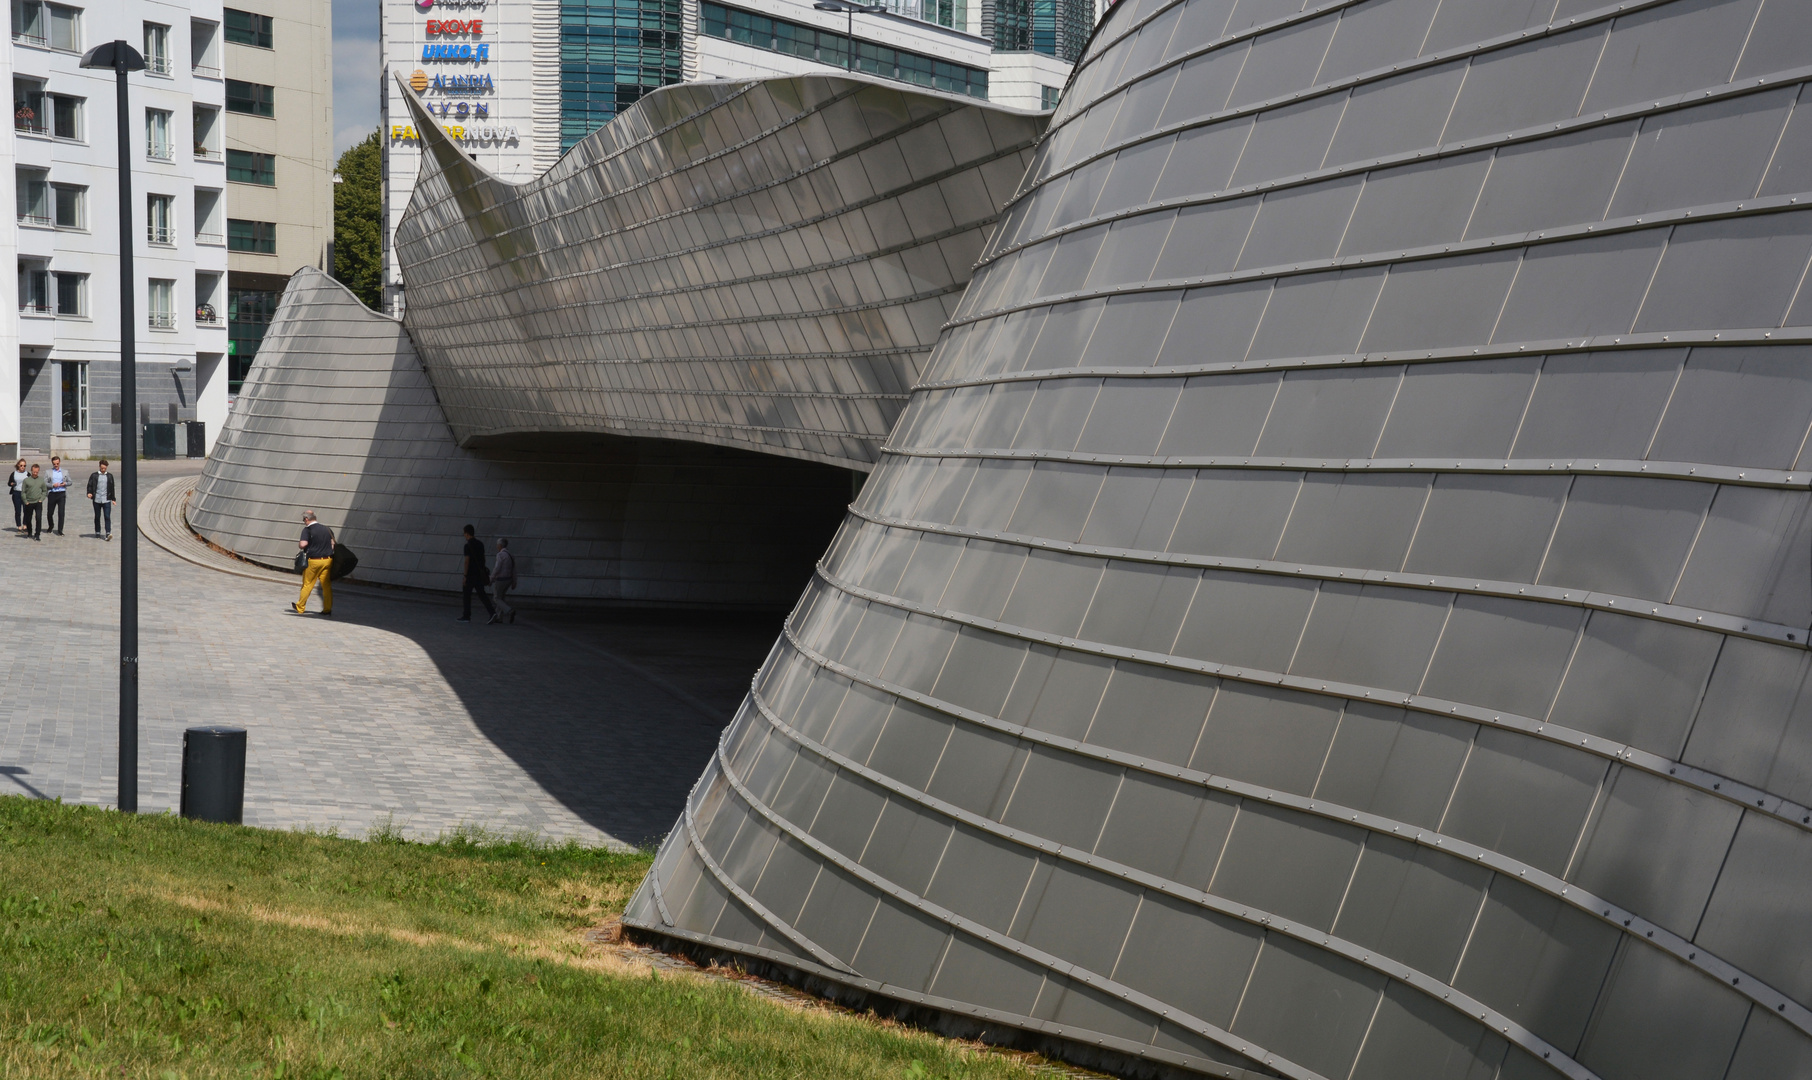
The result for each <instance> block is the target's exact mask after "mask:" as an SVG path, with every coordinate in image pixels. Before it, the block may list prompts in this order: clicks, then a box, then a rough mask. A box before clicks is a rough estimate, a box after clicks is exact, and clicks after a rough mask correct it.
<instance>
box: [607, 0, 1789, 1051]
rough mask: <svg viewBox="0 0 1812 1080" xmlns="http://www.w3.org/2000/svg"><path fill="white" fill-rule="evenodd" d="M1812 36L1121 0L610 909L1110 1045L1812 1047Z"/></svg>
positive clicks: (1007, 1021)
mask: <svg viewBox="0 0 1812 1080" xmlns="http://www.w3.org/2000/svg"><path fill="white" fill-rule="evenodd" d="M1808 79H1812V5H1807V4H1806V3H1805V2H1804V0H1673V2H1662V3H1655V2H1627V3H1621V4H1608V5H1599V4H1595V3H1592V2H1590V0H1579V2H1575V0H1562V2H1561V3H1559V5H1558V7H1556V4H1555V3H1554V0H1541V2H1529V0H1514V2H1512V0H1442V2H1439V3H1437V2H1436V0H1366V2H1358V3H1315V2H1313V0H1311V2H1310V3H1309V4H1308V5H1307V8H1306V10H1304V5H1303V3H1301V2H1300V0H1262V2H1254V0H1238V2H1237V3H1236V2H1235V0H1184V2H1181V3H1171V4H1166V3H1164V2H1163V0H1122V2H1121V3H1120V4H1119V5H1118V6H1117V7H1115V8H1114V9H1113V10H1112V11H1111V12H1110V14H1109V15H1108V17H1107V19H1106V22H1105V24H1104V25H1103V26H1102V27H1101V29H1100V30H1099V31H1098V33H1097V35H1096V38H1095V40H1094V42H1093V44H1092V46H1091V48H1090V50H1089V55H1088V58H1087V59H1086V61H1085V62H1084V63H1083V64H1082V65H1081V66H1080V67H1079V68H1078V69H1077V71H1076V74H1075V76H1074V79H1073V81H1072V84H1071V85H1070V87H1069V89H1068V91H1067V93H1066V95H1065V98H1064V104H1063V106H1062V108H1061V109H1060V110H1059V112H1058V115H1057V116H1056V118H1055V119H1054V121H1053V127H1052V129H1051V131H1050V133H1049V135H1048V136H1047V137H1046V139H1045V141H1044V142H1043V143H1042V144H1041V147H1040V150H1039V152H1038V155H1037V158H1036V161H1035V163H1034V166H1033V171H1032V173H1031V174H1030V175H1028V177H1027V178H1026V180H1025V182H1024V184H1023V188H1022V192H1021V194H1020V196H1019V198H1018V199H1017V201H1016V202H1015V203H1014V205H1013V206H1012V208H1011V210H1010V212H1009V213H1008V215H1007V216H1005V217H1004V218H1003V219H1002V223H1001V226H1000V228H999V229H998V230H997V232H996V235H995V237H994V239H993V240H992V242H991V244H990V246H989V248H988V250H987V251H986V253H985V255H984V258H983V265H982V266H981V267H980V269H979V270H978V271H977V274H976V277H975V279H974V281H973V282H972V284H971V285H970V287H969V289H968V291H967V293H966V295H965V298H964V300H963V303H962V305H961V306H960V307H959V308H958V310H957V312H956V315H955V318H954V319H953V320H952V321H951V323H950V324H949V326H948V327H947V328H946V329H945V331H944V333H943V336H942V338H941V340H940V342H939V344H938V346H937V349H936V352H935V353H934V354H933V356H932V358H931V364H930V368H929V370H928V372H927V374H926V376H925V378H924V379H923V380H922V381H921V383H920V384H919V386H918V388H917V390H916V392H915V394H914V396H913V399H912V402H911V404H910V405H909V407H908V408H907V410H906V412H905V414H904V415H903V416H902V418H901V420H900V423H899V424H898V426H897V427H896V428H895V429H894V431H893V433H892V435H891V437H890V439H889V441H888V443H887V445H886V447H885V452H884V454H883V455H882V457H881V460H880V464H879V466H878V468H877V469H876V471H875V474H874V475H873V476H872V477H871V479H870V481H869V483H868V486H867V487H866V489H865V490H864V491H863V493H862V495H861V497H860V498H859V499H858V501H857V503H856V504H855V505H854V506H853V507H852V509H851V512H850V515H849V518H848V519H847V521H846V523H845V525H844V527H843V529H842V532H841V533H840V534H839V536H838V538H837V540H836V542H835V544H834V546H833V547H832V549H831V551H830V553H829V554H828V555H827V556H826V558H825V559H824V561H823V563H822V565H821V567H820V569H819V572H818V575H817V579H816V580H815V581H814V583H813V584H812V586H811V588H810V590H809V591H808V592H807V594H806V595H805V597H804V598H803V599H802V600H801V601H800V603H799V605H798V608H797V610H796V611H795V612H794V614H793V616H792V618H791V620H790V622H789V624H788V626H787V628H786V633H785V637H784V639H783V640H781V641H780V642H779V643H778V644H777V645H776V646H775V649H774V651H773V654H772V657H771V659H770V660H769V662H768V663H767V664H766V665H765V666H764V667H763V669H762V670H761V672H760V674H759V675H758V677H757V678H756V679H755V682H754V687H753V690H752V692H751V694H750V696H749V698H748V700H747V703H746V705H745V706H744V708H743V709H742V712H741V714H740V715H739V716H738V718H737V719H736V721H735V723H734V725H733V726H732V727H731V728H730V729H729V730H728V731H727V732H726V733H725V737H724V740H723V744H722V747H721V750H720V752H719V754H718V755H717V757H716V759H715V760H713V761H712V762H711V763H710V764H709V766H708V767H707V768H706V770H705V772H704V775H703V776H702V777H701V779H700V781H699V783H698V785H697V788H696V789H695V791H694V792H693V794H692V797H691V799H690V801H689V803H688V805H687V808H686V811H685V814H684V817H683V819H682V820H681V821H680V822H679V823H678V824H677V825H676V826H675V828H674V831H673V833H672V835H671V836H670V837H669V838H668V839H667V841H666V843H665V845H664V846H663V847H662V848H661V850H660V854H659V857H658V861H657V863H656V865H655V869H654V871H653V873H652V874H651V875H650V876H649V878H648V880H647V881H646V882H645V883H644V885H643V887H642V888H641V890H640V891H639V892H638V893H637V894H636V896H635V898H634V900H633V902H632V903H631V904H630V907H629V911H628V917H627V921H628V922H629V923H630V924H631V925H632V926H635V927H639V928H641V929H642V930H643V931H645V932H650V933H655V934H659V935H663V936H665V937H666V938H667V939H669V940H678V941H684V942H690V943H694V944H696V945H699V946H702V947H709V948H715V949H718V950H723V951H727V952H731V953H735V954H739V955H742V956H745V957H749V958H752V959H759V960H765V961H768V962H770V963H771V964H773V965H774V966H775V967H776V968H784V969H787V970H791V971H793V972H797V973H801V974H803V975H806V976H809V977H810V978H811V979H812V980H814V985H817V986H819V987H821V988H825V989H827V990H837V988H841V992H844V993H851V994H853V993H863V994H867V995H870V999H871V1000H874V999H875V998H891V999H894V1000H897V1001H900V1002H906V1003H911V1004H913V1005H916V1006H922V1007H926V1008H929V1009H932V1010H936V1011H939V1012H941V1013H942V1014H943V1015H945V1016H959V1017H969V1018H972V1019H973V1020H974V1022H975V1023H976V1024H978V1025H982V1026H988V1027H991V1028H992V1029H993V1030H995V1031H1003V1030H1010V1029H1020V1030H1023V1031H1026V1032H1032V1033H1041V1034H1043V1035H1046V1036H1051V1037H1054V1038H1059V1039H1062V1040H1066V1041H1067V1042H1068V1043H1069V1045H1070V1046H1071V1047H1076V1046H1087V1047H1093V1048H1097V1051H1098V1052H1099V1053H1100V1054H1102V1055H1118V1057H1117V1058H1116V1059H1114V1060H1117V1061H1118V1063H1119V1064H1120V1065H1123V1066H1125V1065H1128V1063H1140V1064H1141V1067H1144V1066H1149V1067H1153V1068H1155V1067H1158V1066H1170V1067H1177V1068H1186V1069H1191V1070H1197V1071H1201V1072H1206V1073H1209V1074H1213V1075H1224V1076H1225V1075H1278V1076H1288V1077H1294V1078H1304V1080H1307V1078H1327V1080H1373V1078H1390V1080H1445V1078H1453V1080H1460V1078H1466V1080H1484V1078H1496V1080H1534V1078H1538V1077H1541V1078H1551V1077H1555V1076H1566V1077H1576V1078H1581V1080H1583V1078H1587V1077H1602V1078H1604V1080H1783V1078H1788V1077H1804V1076H1808V1075H1812V1036H1809V1034H1808V1033H1809V1032H1812V1012H1809V1011H1808V1006H1812V809H1808V804H1809V803H1812V686H1806V681H1807V676H1808V672H1809V671H1812V664H1809V662H1808V660H1809V657H1808V652H1807V648H1806V638H1807V632H1808V625H1809V624H1812V585H1809V569H1808V568H1809V565H1812V519H1809V518H1808V514H1807V510H1808V501H1809V495H1808V489H1809V488H1812V456H1809V453H1812V452H1809V451H1808V448H1807V436H1808V430H1809V429H1812V348H1809V347H1808V343H1809V342H1812V331H1809V329H1808V327H1809V326H1812V289H1808V288H1806V278H1807V268H1808V260H1809V258H1812V91H1807V92H1806V95H1805V96H1804V97H1802V87H1801V84H1802V83H1803V82H1804V81H1806V80H1808ZM1104 1060H1107V1058H1106V1057H1104ZM1129 1067H1130V1066H1129Z"/></svg>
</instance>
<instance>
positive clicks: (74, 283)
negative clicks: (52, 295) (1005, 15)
mask: <svg viewBox="0 0 1812 1080" xmlns="http://www.w3.org/2000/svg"><path fill="white" fill-rule="evenodd" d="M51 277H53V278H55V279H56V282H57V314H58V315H75V316H78V317H79V316H85V315H87V314H88V275H87V274H52V275H51Z"/></svg>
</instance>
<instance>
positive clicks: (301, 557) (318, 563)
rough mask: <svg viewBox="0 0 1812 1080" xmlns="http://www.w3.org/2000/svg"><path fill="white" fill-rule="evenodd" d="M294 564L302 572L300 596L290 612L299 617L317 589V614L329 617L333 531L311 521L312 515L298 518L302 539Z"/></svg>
mask: <svg viewBox="0 0 1812 1080" xmlns="http://www.w3.org/2000/svg"><path fill="white" fill-rule="evenodd" d="M296 548H297V552H296V563H297V567H298V569H300V570H301V571H302V595H301V596H300V597H298V598H297V599H296V603H295V606H294V607H292V608H290V610H291V611H294V612H295V613H296V614H298V615H301V614H303V613H305V612H306V611H307V610H308V594H309V593H311V592H314V591H315V583H316V582H319V583H320V585H321V614H323V615H326V616H328V617H329V618H331V617H332V616H333V573H332V571H333V549H334V542H333V530H332V529H329V528H328V527H327V526H325V525H323V524H321V523H320V522H319V521H316V520H315V512H314V511H313V510H309V511H307V512H306V513H304V514H303V515H302V539H301V540H298V541H297V542H296Z"/></svg>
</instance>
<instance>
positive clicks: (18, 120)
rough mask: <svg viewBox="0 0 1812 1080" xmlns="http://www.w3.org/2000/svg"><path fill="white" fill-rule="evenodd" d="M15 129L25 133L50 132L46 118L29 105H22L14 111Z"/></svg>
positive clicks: (42, 133)
mask: <svg viewBox="0 0 1812 1080" xmlns="http://www.w3.org/2000/svg"><path fill="white" fill-rule="evenodd" d="M13 130H14V131H17V132H20V133H22V134H25V135H49V134H50V128H48V127H46V126H45V124H44V118H43V117H42V116H39V115H38V113H37V112H36V111H35V110H34V109H32V107H31V106H29V105H20V106H18V107H17V108H16V109H15V110H14V111H13Z"/></svg>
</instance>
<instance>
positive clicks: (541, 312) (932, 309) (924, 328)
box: [190, 76, 1049, 608]
mask: <svg viewBox="0 0 1812 1080" xmlns="http://www.w3.org/2000/svg"><path fill="white" fill-rule="evenodd" d="M404 93H405V95H406V96H409V100H410V101H411V102H415V100H416V99H415V98H414V97H413V96H410V95H409V92H408V91H404ZM1048 118H1049V114H1046V113H1036V114H1034V113H1025V112H1020V111H1017V110H1010V109H1000V108H995V107H992V106H989V105H987V104H985V103H977V102H975V101H973V100H970V99H963V98H956V97H952V96H950V95H945V94H936V93H919V92H914V91H908V90H902V89H899V88H898V87H897V86H893V85H884V84H882V83H880V82H878V81H875V80H869V79H866V78H865V77H862V76H852V77H848V78H845V77H841V76H824V77H820V76H800V77H796V78H784V79H771V80H765V81H754V82H738V83H699V84H689V85H684V86H673V87H666V88H662V89H660V90H657V91H655V92H653V93H650V94H648V95H647V96H646V97H644V98H643V99H642V100H641V101H640V102H638V103H637V104H636V106H635V107H634V108H632V109H630V110H628V111H627V112H625V113H624V114H623V115H622V116H620V117H618V118H617V119H616V121H614V122H613V123H611V124H610V125H609V126H607V127H605V128H603V129H601V130H599V131H597V132H595V133H593V134H592V135H591V136H588V137H587V138H586V139H585V140H584V141H583V142H581V143H580V144H579V145H578V146H576V147H574V148H573V150H572V151H571V152H570V153H568V154H567V155H566V156H565V157H564V158H562V159H561V161H560V162H559V163H558V164H557V165H556V166H555V167H554V169H552V170H551V171H550V172H548V173H547V174H546V175H544V176H541V177H539V178H537V179H536V180H534V181H531V182H529V183H527V184H523V185H519V186H518V185H512V184H509V183H506V182H504V181H501V180H498V179H495V178H494V177H491V176H489V175H488V174H486V173H485V172H484V171H483V170H482V169H480V168H479V167H478V166H477V165H475V164H473V163H472V162H471V161H470V160H468V159H467V158H466V157H465V156H464V155H463V154H462V153H461V152H460V151H459V149H458V147H457V145H455V144H454V143H453V142H452V141H451V140H450V139H448V138H447V136H446V135H445V133H444V132H442V131H441V130H440V128H439V126H438V125H437V124H436V123H434V122H433V120H432V119H430V118H429V117H428V116H427V115H426V114H425V113H420V112H419V110H418V116H417V118H416V120H417V123H416V128H417V130H418V131H420V132H422V139H423V145H424V147H425V148H426V150H427V153H426V154H424V156H423V165H422V170H423V171H422V178H421V181H420V182H419V183H418V184H417V185H416V188H415V197H414V200H413V201H412V203H411V208H410V211H409V213H408V214H407V215H406V216H405V217H404V219H403V222H402V225H401V227H400V228H399V230H398V233H397V244H398V252H399V257H400V259H401V265H402V267H403V271H404V275H405V278H406V280H407V283H408V296H409V298H410V306H409V310H408V311H407V313H406V314H405V318H404V321H403V323H401V324H400V325H399V324H398V323H397V322H396V321H395V320H392V319H388V318H385V317H383V316H380V315H377V314H375V313H372V312H370V311H368V310H365V309H364V308H363V307H362V306H360V305H359V304H358V303H357V302H356V301H355V300H353V299H352V298H351V297H350V296H348V295H346V294H345V293H344V291H343V290H341V289H339V288H338V287H337V286H335V285H334V284H332V283H331V282H329V281H327V280H326V279H325V278H322V277H321V276H320V275H318V274H309V273H305V274H303V275H299V276H298V278H297V279H296V281H295V282H294V283H293V284H292V287H291V288H290V290H289V292H288V293H287V294H286V295H285V298H284V301H283V311H282V315H281V317H280V320H279V323H278V325H276V326H274V327H273V329H272V331H271V338H270V339H269V340H268V341H267V343H266V345H265V347H264V350H263V351H261V353H260V356H259V359H258V362H257V364H256V365H255V366H254V368H253V372H252V377H251V379H250V380H249V381H248V383H247V386H246V389H245V391H244V393H243V394H242V395H241V396H240V399H239V402H238V404H237V405H236V407H235V410H234V413H233V416H232V419H231V421H230V422H229V424H228V427H227V429H226V431H225V434H224V439H223V442H222V443H221V444H220V446H219V447H217V449H216V451H215V454H214V456H213V457H212V459H211V460H210V461H209V462H208V465H207V468H206V471H205V473H204V476H203V479H202V481H201V483H200V484H199V485H198V487H197V490H196V493H195V495H194V498H193V500H192V504H191V514H190V520H191V522H192V524H193V525H194V526H195V527H196V528H197V529H198V530H200V531H201V532H202V533H203V534H204V535H206V536H207V537H208V538H209V539H210V540H212V541H214V542H215V543H218V544H220V545H221V546H223V547H225V548H227V549H229V550H232V551H234V552H236V553H238V554H241V555H243V556H245V557H247V558H251V559H253V560H256V561H262V562H267V563H271V564H274V565H279V566H284V565H288V563H289V560H290V559H291V558H292V557H293V554H294V552H293V550H292V549H293V548H294V541H293V539H292V536H291V534H292V533H293V532H294V531H295V526H294V521H295V519H296V517H297V515H298V514H299V513H300V511H301V510H302V509H303V508H304V507H308V506H312V507H314V508H315V509H316V510H317V511H318V512H320V513H321V514H322V515H323V520H325V521H327V522H328V523H329V524H331V525H332V526H333V527H334V528H336V529H338V530H341V531H342V535H343V537H344V539H345V540H346V542H347V543H348V544H349V545H351V546H352V547H353V548H354V549H355V550H357V551H359V552H360V553H361V557H362V562H361V564H360V567H359V576H360V577H361V578H365V579H369V580H376V581H382V582H387V583H393V584H403V585H415V586H428V587H438V588H457V586H458V580H457V573H456V572H455V571H456V569H457V567H458V565H459V563H458V557H457V551H458V542H457V535H458V529H459V525H460V524H461V523H464V522H472V523H474V524H476V525H478V527H479V529H480V531H481V532H482V533H484V534H485V535H488V536H495V535H508V536H510V537H511V539H512V550H513V551H514V552H515V553H516V554H517V559H518V565H519V568H520V569H521V572H522V582H523V584H522V589H521V592H522V593H524V594H526V595H531V596H533V595H540V596H549V597H559V598H570V599H587V600H607V601H629V602H636V603H658V604H685V605H693V604H698V605H711V606H727V607H747V606H762V607H771V608H783V607H784V606H785V605H786V604H788V603H790V602H791V601H792V600H793V598H794V597H796V596H797V595H798V591H799V588H800V587H801V586H802V584H803V583H804V582H805V581H806V580H808V578H809V576H810V573H811V564H812V561H813V559H815V558H816V557H817V555H819V554H820V553H821V552H822V551H823V549H824V545H825V543H826V542H827V540H828V538H829V537H830V535H831V534H832V532H833V531H834V530H835V528H836V524H837V521H838V519H839V518H840V516H841V515H842V513H843V510H844V507H845V506H846V505H847V503H848V500H849V494H850V491H851V482H850V477H849V475H848V473H846V472H838V471H833V470H832V469H830V468H826V467H824V466H838V467H839V468H840V469H853V470H857V471H860V472H866V471H867V470H869V469H870V468H871V467H872V465H873V462H874V459H875V458H876V456H877V454H878V446H879V444H880V442H881V440H882V439H883V438H884V437H885V435H886V433H887V432H888V430H889V429H890V428H891V427H892V425H893V423H894V421H895V419H896V418H897V417H898V415H899V411H900V409H901V408H902V407H903V405H904V403H905V400H906V396H907V389H908V388H909V387H910V386H911V385H912V383H913V382H915V381H916V380H917V379H918V377H919V375H920V369H921V367H922V365H923V362H924V360H925V358H926V356H927V355H928V353H929V351H930V349H931V346H932V344H933V343H934V342H935V340H936V337H937V334H938V330H939V327H940V326H941V325H942V324H943V323H944V321H945V320H946V319H948V318H949V316H950V314H951V313H952V311H953V310H954V308H955V305H956V303H957V301H958V300H959V299H960V297H961V294H962V289H963V287H964V286H965V285H966V284H967V283H968V280H969V275H970V271H971V269H972V266H973V263H974V262H975V259H976V258H977V256H978V255H979V253H980V251H981V247H982V244H983V242H984V241H985V239H986V237H987V235H988V233H989V231H990V230H991V229H992V227H993V225H994V224H995V222H996V221H997V219H998V217H999V213H1000V210H1001V208H1002V206H1003V205H1004V204H1005V203H1006V202H1007V201H1008V200H1009V199H1010V198H1011V197H1012V195H1013V191H1014V185H1015V184H1017V183H1018V181H1019V178H1020V177H1021V176H1022V175H1023V174H1024V172H1025V170H1026V167H1027V164H1028V162H1029V161H1030V159H1031V153H1032V150H1031V148H1032V145H1033V144H1034V142H1035V141H1036V139H1037V137H1038V135H1039V134H1040V133H1041V132H1042V131H1043V130H1044V126H1045V123H1046V121H1047V120H1048ZM699 444H711V445H699ZM786 458H794V459H803V460H794V461H787V460H783V459H786ZM810 462H817V463H819V464H818V465H817V466H813V465H811V464H808V463H810ZM727 535H735V536H736V537H737V542H736V543H735V544H725V543H724V542H723V537H725V536H727Z"/></svg>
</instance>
